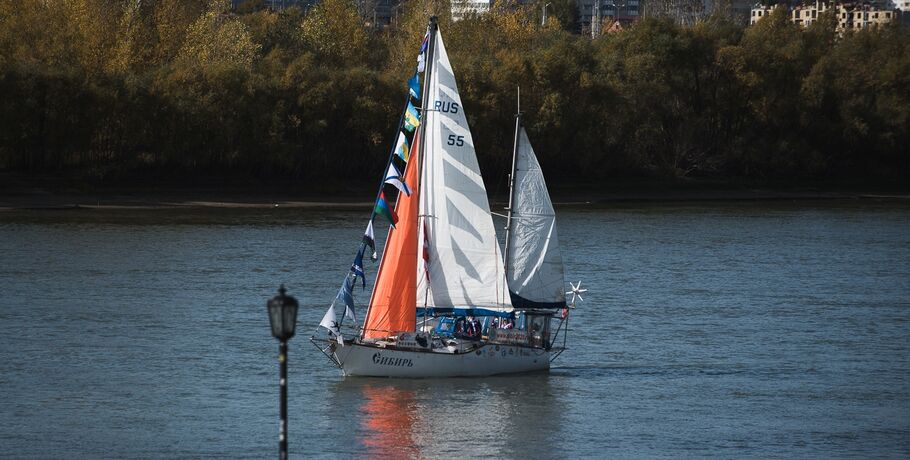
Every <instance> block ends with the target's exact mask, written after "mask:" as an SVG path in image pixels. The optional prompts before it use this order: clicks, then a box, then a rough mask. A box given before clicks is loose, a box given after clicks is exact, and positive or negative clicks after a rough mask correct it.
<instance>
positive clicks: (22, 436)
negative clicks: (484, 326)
mask: <svg viewBox="0 0 910 460" xmlns="http://www.w3.org/2000/svg"><path fill="white" fill-rule="evenodd" d="M367 213H368V210H366V211H364V212H350V211H313V210H300V209H281V208H279V209H269V210H139V211H136V210H73V211H30V212H3V213H0V395H2V396H0V456H2V457H10V458H19V457H24V458H154V457H166V458H182V457H216V458H235V457H248V458H264V457H265V458H267V457H271V456H273V455H276V454H277V452H276V451H277V433H278V420H277V418H278V407H277V405H278V404H277V403H278V400H277V399H278V398H277V394H278V387H277V373H278V369H277V362H276V360H275V357H276V355H277V342H276V341H275V340H274V339H273V338H272V337H271V336H270V334H269V331H268V321H267V318H266V315H265V308H264V305H265V302H266V300H267V299H268V298H270V297H271V296H273V295H274V294H275V291H276V289H277V287H278V284H279V283H286V285H287V287H288V289H289V291H290V294H292V295H294V296H296V297H297V298H298V300H300V302H301V312H300V318H299V327H298V337H296V338H295V339H293V340H292V341H291V342H290V366H289V382H290V383H289V388H290V390H289V391H290V401H289V413H290V433H289V440H290V450H291V453H292V457H296V458H321V457H325V458H333V457H352V456H353V457H361V458H439V457H452V456H468V457H479V456H489V457H493V458H521V459H524V458H542V459H548V458H595V457H604V456H607V457H614V458H635V457H646V458H679V457H703V456H715V457H725V458H741V457H760V458H794V457H796V458H865V457H891V458H907V457H908V456H910V206H908V205H907V204H905V203H895V202H876V201H865V200H864V201H856V202H840V201H838V202H811V201H809V202H795V203H789V202H771V203H740V202H736V203H715V204H711V203H707V204H705V203H699V204H685V203H677V204H673V205H657V204H626V205H611V206H608V207H601V208H588V207H565V208H560V209H559V210H558V213H559V218H560V222H559V232H560V237H561V240H562V241H561V242H562V247H563V250H564V257H565V259H566V264H567V278H568V279H569V280H579V279H580V280H583V287H586V288H588V289H590V291H589V292H588V293H587V294H586V295H585V302H584V303H582V304H581V306H580V307H579V308H578V309H577V310H575V311H574V312H573V314H572V315H573V316H572V322H571V326H572V327H571V333H570V336H569V346H570V350H569V351H567V352H566V353H565V354H564V355H563V356H562V357H560V358H559V359H558V360H557V361H556V362H555V363H554V368H553V369H552V370H551V372H549V373H548V374H542V375H525V376H512V377H497V378H484V379H449V380H415V381H404V380H390V379H362V378H356V379H355V378H348V379H345V378H344V377H342V375H341V373H340V371H339V370H337V369H335V368H333V367H331V366H330V363H329V362H328V360H327V359H326V358H325V357H323V356H322V355H321V354H320V353H319V351H318V350H316V349H315V348H314V347H312V346H311V345H310V344H309V342H308V341H307V340H306V338H307V337H308V336H309V334H310V332H311V331H312V330H313V329H314V328H315V326H316V324H317V323H318V322H319V320H320V318H321V317H322V315H323V313H324V312H325V308H326V307H327V305H328V303H329V301H330V300H331V298H332V297H333V296H334V294H335V291H336V290H337V288H338V286H339V285H340V282H341V280H342V277H343V276H344V274H345V272H346V271H347V268H348V266H349V264H350V262H351V260H352V258H353V255H354V252H355V251H356V248H357V245H358V243H359V240H360V235H361V233H362V231H363V229H364V227H365V224H366V218H367ZM379 233H384V232H380V231H377V236H378V234H379ZM375 269H376V267H375V265H370V264H369V263H367V273H368V277H369V278H370V279H372V278H373V276H374V275H375ZM368 291H369V289H368V290H367V293H368ZM367 293H361V292H360V291H359V290H358V291H357V293H356V297H357V301H358V303H359V304H362V302H363V301H364V299H367V298H368V295H367ZM358 314H359V315H360V316H362V314H363V308H362V307H361V308H360V310H359V311H358Z"/></svg>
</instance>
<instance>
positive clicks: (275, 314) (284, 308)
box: [266, 284, 298, 460]
mask: <svg viewBox="0 0 910 460" xmlns="http://www.w3.org/2000/svg"><path fill="white" fill-rule="evenodd" d="M284 293H285V290H284V285H283V284H282V285H281V287H280V288H279V289H278V295H277V296H275V297H274V298H272V300H269V302H268V303H267V304H266V308H267V309H268V312H269V323H271V325H272V335H274V336H275V338H276V339H278V387H279V393H278V404H279V411H280V412H279V419H278V458H280V459H281V460H285V459H287V458H288V339H290V338H291V337H294V329H295V328H296V327H297V307H298V304H297V299H295V298H293V297H291V296H289V295H284Z"/></svg>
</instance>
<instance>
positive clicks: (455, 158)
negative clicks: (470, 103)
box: [412, 33, 511, 310]
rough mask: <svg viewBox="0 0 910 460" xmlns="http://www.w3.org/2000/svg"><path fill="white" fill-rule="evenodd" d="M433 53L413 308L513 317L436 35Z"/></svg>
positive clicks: (470, 142)
mask: <svg viewBox="0 0 910 460" xmlns="http://www.w3.org/2000/svg"><path fill="white" fill-rule="evenodd" d="M434 54H435V58H434V60H433V61H434V62H432V63H430V64H431V66H432V67H431V74H430V80H431V81H430V87H429V97H428V102H429V104H428V109H429V110H428V111H427V113H425V114H424V117H423V123H424V127H426V132H425V138H424V141H425V142H426V145H425V157H424V159H423V161H424V166H423V177H422V179H421V187H422V189H421V192H420V215H421V218H422V219H421V220H422V222H423V223H424V224H425V225H422V226H421V232H423V233H424V234H423V235H422V236H421V238H418V244H419V245H420V247H419V248H418V254H419V257H422V258H423V260H422V261H421V262H420V265H421V269H420V270H418V274H417V275H418V276H417V280H418V289H417V293H418V294H417V301H418V306H422V305H423V304H424V303H426V305H427V306H429V307H434V306H436V307H474V306H478V307H484V308H492V309H496V310H511V304H510V301H509V296H508V294H507V287H506V286H507V285H506V282H505V268H504V267H503V262H502V255H501V252H500V249H499V243H498V242H497V240H496V230H495V227H494V226H493V218H492V217H491V215H490V204H489V202H488V201H487V190H486V188H485V187H484V185H483V179H482V178H481V176H480V168H479V167H478V165H477V155H476V153H475V151H474V139H473V138H472V137H471V131H470V129H469V128H468V121H467V119H466V117H465V112H464V106H462V104H461V96H459V94H458V87H457V85H456V84H455V75H454V74H453V72H452V65H451V64H450V63H449V56H448V54H447V53H446V49H445V46H444V45H443V43H442V35H441V34H439V33H437V34H436V43H435V53H434ZM412 161H413V160H412ZM425 248H426V251H424V249H425ZM424 266H425V267H426V270H424V269H423V267H424Z"/></svg>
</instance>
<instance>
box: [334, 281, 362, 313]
mask: <svg viewBox="0 0 910 460" xmlns="http://www.w3.org/2000/svg"><path fill="white" fill-rule="evenodd" d="M353 291H354V279H353V278H352V277H351V276H345V277H344V281H343V282H342V283H341V289H339V290H338V295H336V296H335V300H336V301H339V302H341V303H343V304H344V314H343V315H341V321H339V323H344V319H345V318H351V319H352V320H353V321H354V323H357V316H356V315H355V314H354V292H353ZM332 303H333V304H334V302H332Z"/></svg>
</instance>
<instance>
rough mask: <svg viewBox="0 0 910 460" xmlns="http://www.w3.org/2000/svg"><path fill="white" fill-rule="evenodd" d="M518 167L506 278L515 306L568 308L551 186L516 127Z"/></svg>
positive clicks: (511, 210) (513, 191)
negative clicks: (549, 188) (548, 186)
mask: <svg viewBox="0 0 910 460" xmlns="http://www.w3.org/2000/svg"><path fill="white" fill-rule="evenodd" d="M516 125H517V126H516V129H517V133H516V142H517V144H516V147H515V167H514V171H513V175H512V198H511V205H510V206H509V208H510V219H509V232H508V236H507V241H506V248H507V257H506V259H507V260H506V274H507V277H508V280H509V294H510V295H511V300H512V305H514V306H515V307H517V308H561V307H565V305H566V295H565V289H564V286H565V279H564V273H563V272H564V268H563V263H562V255H561V254H560V251H559V239H558V238H557V236H556V213H555V212H554V211H553V203H551V202H550V194H549V193H548V192H547V184H546V182H545V181H544V178H543V172H542V171H541V170H540V164H539V163H538V162H537V156H536V155H534V149H533V148H532V147H531V142H530V140H528V134H527V133H526V132H525V129H524V127H523V126H521V123H520V119H519V121H518V122H516Z"/></svg>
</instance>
